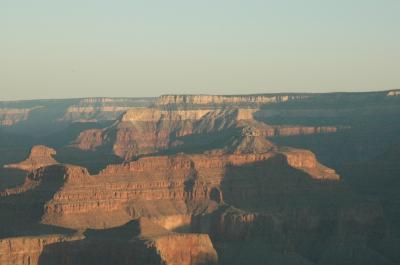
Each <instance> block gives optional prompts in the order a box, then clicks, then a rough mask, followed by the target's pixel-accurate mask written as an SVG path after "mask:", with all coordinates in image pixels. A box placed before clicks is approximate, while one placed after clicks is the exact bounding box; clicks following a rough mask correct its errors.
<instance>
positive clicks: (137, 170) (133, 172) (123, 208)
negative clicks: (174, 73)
mask: <svg viewBox="0 0 400 265" xmlns="http://www.w3.org/2000/svg"><path fill="white" fill-rule="evenodd" d="M283 155H284V156H285V157H286V159H287V162H286V160H282V159H281V160H282V162H279V163H282V166H283V167H293V168H296V169H299V170H303V171H304V172H306V173H307V174H309V175H308V176H309V178H315V179H331V180H338V179H339V177H338V176H337V175H336V174H335V173H334V171H329V174H328V173H327V172H326V170H329V169H327V168H325V167H323V166H322V165H320V164H319V163H318V162H317V161H316V159H315V156H314V155H313V154H312V153H311V152H306V151H301V150H295V151H291V150H285V153H283ZM275 157H276V158H278V157H282V155H281V154H280V153H276V152H267V153H261V154H235V155H218V154H217V155H175V156H158V157H145V158H141V159H139V160H137V161H134V162H130V163H124V164H121V165H110V166H108V167H107V168H106V169H104V170H103V171H101V172H100V173H99V174H98V175H90V174H89V173H88V172H87V171H86V170H85V169H83V168H80V167H71V166H67V167H66V169H65V170H64V171H63V172H64V173H63V174H64V179H65V180H66V182H65V184H64V185H63V187H62V189H60V190H59V191H58V192H56V193H55V194H54V196H53V198H52V200H51V201H49V202H48V203H47V204H46V206H45V215H44V217H43V221H44V222H45V223H48V224H57V225H61V226H65V227H71V228H85V227H112V226H115V225H119V224H121V223H124V222H127V221H128V220H130V219H133V218H136V217H138V216H153V217H157V216H163V215H177V214H178V215H179V214H187V213H190V211H191V210H190V208H191V206H190V205H196V204H198V205H200V204H201V205H203V206H202V207H206V208H208V207H212V205H213V204H218V203H222V202H223V198H224V196H225V194H224V192H222V191H221V190H224V185H227V183H230V177H229V176H227V174H230V173H229V170H230V168H232V167H246V168H247V167H250V168H249V169H250V171H249V172H248V174H250V175H249V176H248V177H249V178H250V176H251V175H252V174H258V173H257V170H258V169H257V170H256V171H254V172H253V171H252V169H251V167H252V166H251V165H252V164H254V163H263V161H265V162H267V161H270V160H271V159H272V160H274V159H275ZM272 160H271V161H272ZM268 163H269V162H267V164H266V165H265V166H266V167H267V168H268V167H269V164H268ZM274 163H275V162H274ZM279 165H280V164H278V166H279ZM252 185H255V186H252ZM259 188H260V187H257V184H256V183H248V184H247V185H246V186H243V187H241V186H235V188H234V190H233V191H232V190H230V191H229V190H226V191H225V192H227V193H228V195H229V196H235V192H237V195H238V196H242V195H243V194H245V193H248V192H250V193H248V194H247V195H245V196H252V195H251V190H252V189H259ZM236 189H238V190H237V191H235V190H236ZM232 192H233V193H232ZM258 192H262V190H260V191H258ZM243 196H244V195H243ZM254 196H257V195H256V194H254ZM166 205H168V207H169V209H165V208H168V207H165V206H166ZM111 213H112V215H111ZM107 215H108V216H110V218H107ZM111 216H112V218H111Z"/></svg>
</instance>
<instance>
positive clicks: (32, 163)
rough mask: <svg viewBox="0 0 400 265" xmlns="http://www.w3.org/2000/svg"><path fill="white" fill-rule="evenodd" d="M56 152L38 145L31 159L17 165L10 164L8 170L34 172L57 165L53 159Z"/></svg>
mask: <svg viewBox="0 0 400 265" xmlns="http://www.w3.org/2000/svg"><path fill="white" fill-rule="evenodd" d="M55 154H56V151H55V150H54V149H52V148H49V147H47V146H44V145H36V146H34V147H32V149H31V151H30V154H29V157H28V158H27V159H26V160H24V161H22V162H20V163H16V164H9V165H6V166H5V167H7V168H17V169H22V170H26V171H32V170H35V169H38V168H40V167H45V166H49V165H54V164H57V163H58V162H57V161H56V160H55V159H54V158H53V155H55Z"/></svg>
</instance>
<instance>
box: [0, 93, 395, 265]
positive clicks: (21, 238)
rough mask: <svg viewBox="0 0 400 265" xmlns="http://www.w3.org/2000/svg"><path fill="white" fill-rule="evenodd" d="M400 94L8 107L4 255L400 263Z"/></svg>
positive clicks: (19, 261)
mask: <svg viewBox="0 0 400 265" xmlns="http://www.w3.org/2000/svg"><path fill="white" fill-rule="evenodd" d="M398 93H399V91H398V90H391V91H383V92H365V93H332V94H329V93H328V94H307V93H295V94H265V95H235V96H224V95H218V96H213V95H164V96H160V97H158V98H87V99H70V100H42V101H40V100H38V101H19V102H0V124H1V127H0V151H1V152H2V154H3V155H2V157H1V159H0V166H1V170H0V264H7V265H11V264H15V265H25V264H29V265H44V264H49V265H52V264H62V265H70V264H78V265H88V264H104V265H106V264H107V265H108V264H121V265H124V264H137V265H142V264H154V265H156V264H166V265H180V264H182V265H206V264H221V265H225V264H230V265H231V264H237V265H240V264H256V265H257V264H309V265H320V264H321V265H322V264H324V265H325V264H332V265H339V264H388V265H389V264H390V265H393V264H399V263H400V255H399V254H398V253H400V250H399V247H398V246H399V244H398V242H399V240H400V229H399V227H400V218H399V217H400V204H399V201H400V197H399V196H398V194H399V193H398V189H399V188H400V182H399V181H398V175H399V174H400V171H399V170H400V169H399V167H398V158H399V150H400V149H399V148H398V146H399V145H400V123H399V122H398V121H399V120H398V117H400V116H399V115H400V98H399V97H397V95H398ZM366 102H367V103H368V104H366Z"/></svg>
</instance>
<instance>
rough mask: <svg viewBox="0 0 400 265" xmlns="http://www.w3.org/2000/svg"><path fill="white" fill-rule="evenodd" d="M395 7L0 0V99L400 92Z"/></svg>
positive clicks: (230, 0) (314, 1)
mask: <svg viewBox="0 0 400 265" xmlns="http://www.w3.org/2000/svg"><path fill="white" fill-rule="evenodd" d="M399 14H400V1H399V0H375V1H373V0H336V1H324V0H292V1H288V0H286V1H285V0H279V1H278V0H276V1H268V0H264V1H258V0H246V1H244V0H243V1H235V0H213V1H208V0H203V1H190V0H186V1H174V0H169V1H154V0H147V1H134V0H130V1H129V0H126V1H122V0H113V1H111V0H109V1H102V0H68V1H67V0H65V1H61V0H59V1H57V0H35V1H32V0H0V32H1V34H0V100H1V99H20V98H25V99H27V98H65V97H85V96H130V97H132V96H156V95H159V94H165V93H213V94H238V93H241V94H244V93H269V92H299V91H305V92H306V91H307V92H308V91H311V92H327V91H367V90H384V89H392V88H399V87H400V15H399Z"/></svg>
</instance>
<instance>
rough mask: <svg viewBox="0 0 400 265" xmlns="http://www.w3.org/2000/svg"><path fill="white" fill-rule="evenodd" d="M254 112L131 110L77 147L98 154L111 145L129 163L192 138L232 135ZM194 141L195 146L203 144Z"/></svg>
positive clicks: (79, 141)
mask: <svg viewBox="0 0 400 265" xmlns="http://www.w3.org/2000/svg"><path fill="white" fill-rule="evenodd" d="M253 112H254V110H249V109H237V108H230V109H218V110H169V111H167V110H160V109H155V108H152V109H131V110H128V111H127V112H126V113H125V114H124V115H123V116H122V117H121V118H120V120H119V121H118V122H117V123H116V124H114V125H112V126H111V127H109V128H106V129H104V130H88V131H84V132H82V133H81V134H80V136H79V137H78V139H77V140H76V146H77V147H79V148H81V149H83V150H95V149H97V148H100V147H102V146H104V145H106V144H110V145H112V149H113V153H114V154H116V155H118V156H120V157H123V158H125V159H126V160H130V159H132V158H133V157H136V156H139V155H143V154H151V153H157V152H159V151H163V150H166V149H167V148H177V147H178V146H182V145H184V141H183V140H182V138H184V137H186V136H190V135H197V136H200V137H203V141H204V140H205V139H207V138H208V140H209V136H206V134H218V133H219V134H222V133H225V132H227V133H228V134H232V131H233V130H236V129H237V128H239V127H240V126H241V123H242V122H243V121H246V120H250V119H252V113H253ZM198 142H199V143H197V141H196V142H193V141H191V143H192V144H201V143H200V142H201V141H198Z"/></svg>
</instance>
